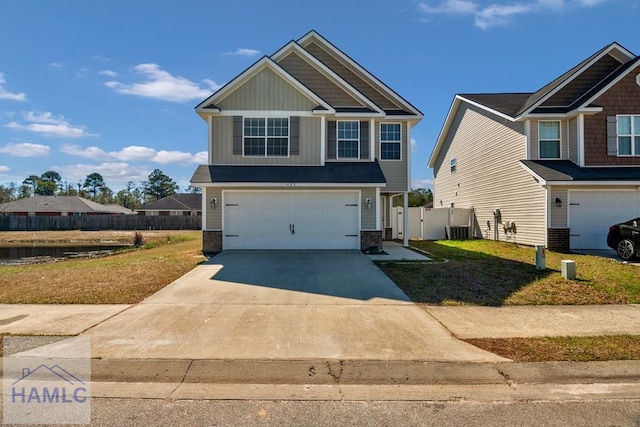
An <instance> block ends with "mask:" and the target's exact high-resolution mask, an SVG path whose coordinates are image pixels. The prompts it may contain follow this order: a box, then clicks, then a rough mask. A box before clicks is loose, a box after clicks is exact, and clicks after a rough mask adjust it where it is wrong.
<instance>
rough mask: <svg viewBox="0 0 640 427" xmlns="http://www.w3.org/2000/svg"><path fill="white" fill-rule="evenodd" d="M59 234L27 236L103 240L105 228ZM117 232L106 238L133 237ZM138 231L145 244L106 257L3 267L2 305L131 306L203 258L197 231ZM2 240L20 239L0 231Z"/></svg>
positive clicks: (34, 239)
mask: <svg viewBox="0 0 640 427" xmlns="http://www.w3.org/2000/svg"><path fill="white" fill-rule="evenodd" d="M39 233H41V234H39ZM60 233H61V234H58V235H56V233H55V232H54V233H50V232H37V233H27V234H28V235H33V236H32V239H33V241H48V242H51V241H69V239H71V238H70V237H69V233H71V236H72V238H75V239H76V241H77V240H78V239H79V240H81V241H96V239H98V240H101V239H103V237H100V236H101V234H99V233H104V232H60ZM73 233H76V234H73ZM87 233H89V234H87ZM90 233H97V234H90ZM117 233H121V234H122V235H121V236H117V237H115V236H111V237H107V239H116V238H117V239H119V240H118V241H124V240H120V239H127V240H128V241H131V240H132V238H133V232H126V233H125V232H117ZM125 234H126V236H125ZM142 234H143V236H144V237H145V239H146V241H147V242H148V243H147V244H146V245H145V246H143V247H142V248H140V249H131V250H126V251H123V252H122V253H119V254H116V255H112V256H108V257H104V258H91V259H71V260H65V261H59V262H54V263H49V264H34V265H22V266H2V267H0V304H134V303H137V302H140V301H142V300H143V299H144V298H146V297H147V296H149V295H151V294H153V293H155V292H156V291H158V290H160V289H162V288H163V287H165V286H167V285H168V284H169V283H171V282H173V281H174V280H175V279H177V278H178V277H180V276H182V275H183V274H185V273H186V272H188V271H190V270H192V269H193V268H194V267H195V266H196V265H198V264H199V263H200V262H202V261H204V260H205V257H204V256H203V255H202V253H201V250H202V239H201V236H202V233H201V232H200V231H180V232H158V231H154V232H142ZM60 236H64V237H60ZM78 236H82V238H79V237H78ZM2 239H12V240H13V241H14V242H15V241H17V240H21V239H24V237H23V236H18V237H17V238H14V237H13V235H12V236H11V237H10V236H7V235H2V234H0V240H2Z"/></svg>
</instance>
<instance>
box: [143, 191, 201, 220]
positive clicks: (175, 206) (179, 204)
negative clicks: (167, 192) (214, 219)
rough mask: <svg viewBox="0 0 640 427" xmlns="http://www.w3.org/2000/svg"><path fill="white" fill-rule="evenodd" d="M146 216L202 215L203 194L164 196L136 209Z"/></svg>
mask: <svg viewBox="0 0 640 427" xmlns="http://www.w3.org/2000/svg"><path fill="white" fill-rule="evenodd" d="M136 211H137V213H138V215H146V216H158V215H159V216H173V215H179V216H195V215H202V194H192V193H180V194H174V195H173V196H167V197H163V198H162V199H158V200H156V201H155V202H151V203H148V204H146V205H144V206H141V207H139V208H138V209H136Z"/></svg>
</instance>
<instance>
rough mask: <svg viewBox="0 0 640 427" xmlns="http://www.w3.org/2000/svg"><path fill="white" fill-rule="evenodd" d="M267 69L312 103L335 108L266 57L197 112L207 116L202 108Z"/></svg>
mask: <svg viewBox="0 0 640 427" xmlns="http://www.w3.org/2000/svg"><path fill="white" fill-rule="evenodd" d="M265 68H269V69H271V70H272V71H273V72H275V73H276V74H278V75H279V76H280V77H281V78H283V79H284V80H286V81H287V83H289V84H290V85H291V86H293V87H295V88H296V89H297V90H298V91H299V92H300V93H302V94H303V95H304V96H306V97H307V98H309V99H310V100H311V101H313V102H315V103H317V104H318V105H322V106H323V107H325V108H326V109H327V110H332V109H333V108H332V107H331V105H329V104H328V103H327V102H326V101H325V100H323V99H322V98H320V97H319V96H318V95H316V94H315V93H313V91H311V90H310V89H309V88H308V87H306V86H305V85H303V84H302V83H300V81H299V80H297V79H296V78H294V77H293V76H292V75H291V74H289V73H288V72H287V71H286V70H285V69H284V68H282V67H281V66H280V65H278V63H276V62H275V61H273V60H272V59H271V58H269V57H267V56H265V57H263V58H262V59H260V60H259V61H258V62H256V63H255V64H253V65H252V66H251V67H249V68H247V69H246V70H245V71H243V72H242V73H241V74H239V75H238V76H236V77H235V78H234V79H233V80H231V81H230V82H229V83H227V84H226V85H225V86H223V87H222V88H221V89H220V90H218V91H217V92H215V93H214V94H213V95H211V96H210V97H209V98H207V99H205V100H204V101H202V102H201V103H200V104H198V106H197V107H196V111H198V112H202V113H205V114H206V110H204V109H203V108H202V107H201V106H202V105H206V104H209V103H214V104H215V103H216V102H219V101H220V100H221V99H224V98H225V97H227V96H228V95H230V94H231V93H232V92H233V91H234V90H236V89H237V88H238V87H239V86H240V85H242V84H243V83H244V82H246V81H247V80H248V79H249V78H251V77H253V76H254V75H256V74H257V73H259V72H260V71H262V70H263V69H265Z"/></svg>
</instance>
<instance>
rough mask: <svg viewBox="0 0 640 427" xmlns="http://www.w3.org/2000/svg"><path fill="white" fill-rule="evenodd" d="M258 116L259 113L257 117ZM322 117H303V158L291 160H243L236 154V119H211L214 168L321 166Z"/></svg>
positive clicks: (269, 158)
mask: <svg viewBox="0 0 640 427" xmlns="http://www.w3.org/2000/svg"><path fill="white" fill-rule="evenodd" d="M256 116H259V113H256ZM320 126H321V119H320V118H319V117H300V154H299V155H297V156H289V157H243V156H242V155H241V154H235V155H234V154H233V117H231V116H220V117H214V118H213V119H212V126H211V141H212V147H210V152H211V154H212V164H214V165H224V164H227V165H319V164H320V144H321V142H320Z"/></svg>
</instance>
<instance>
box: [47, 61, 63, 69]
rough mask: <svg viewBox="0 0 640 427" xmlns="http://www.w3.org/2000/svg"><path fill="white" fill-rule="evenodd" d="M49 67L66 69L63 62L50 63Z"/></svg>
mask: <svg viewBox="0 0 640 427" xmlns="http://www.w3.org/2000/svg"><path fill="white" fill-rule="evenodd" d="M49 67H53V68H64V64H63V63H62V62H49Z"/></svg>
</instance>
